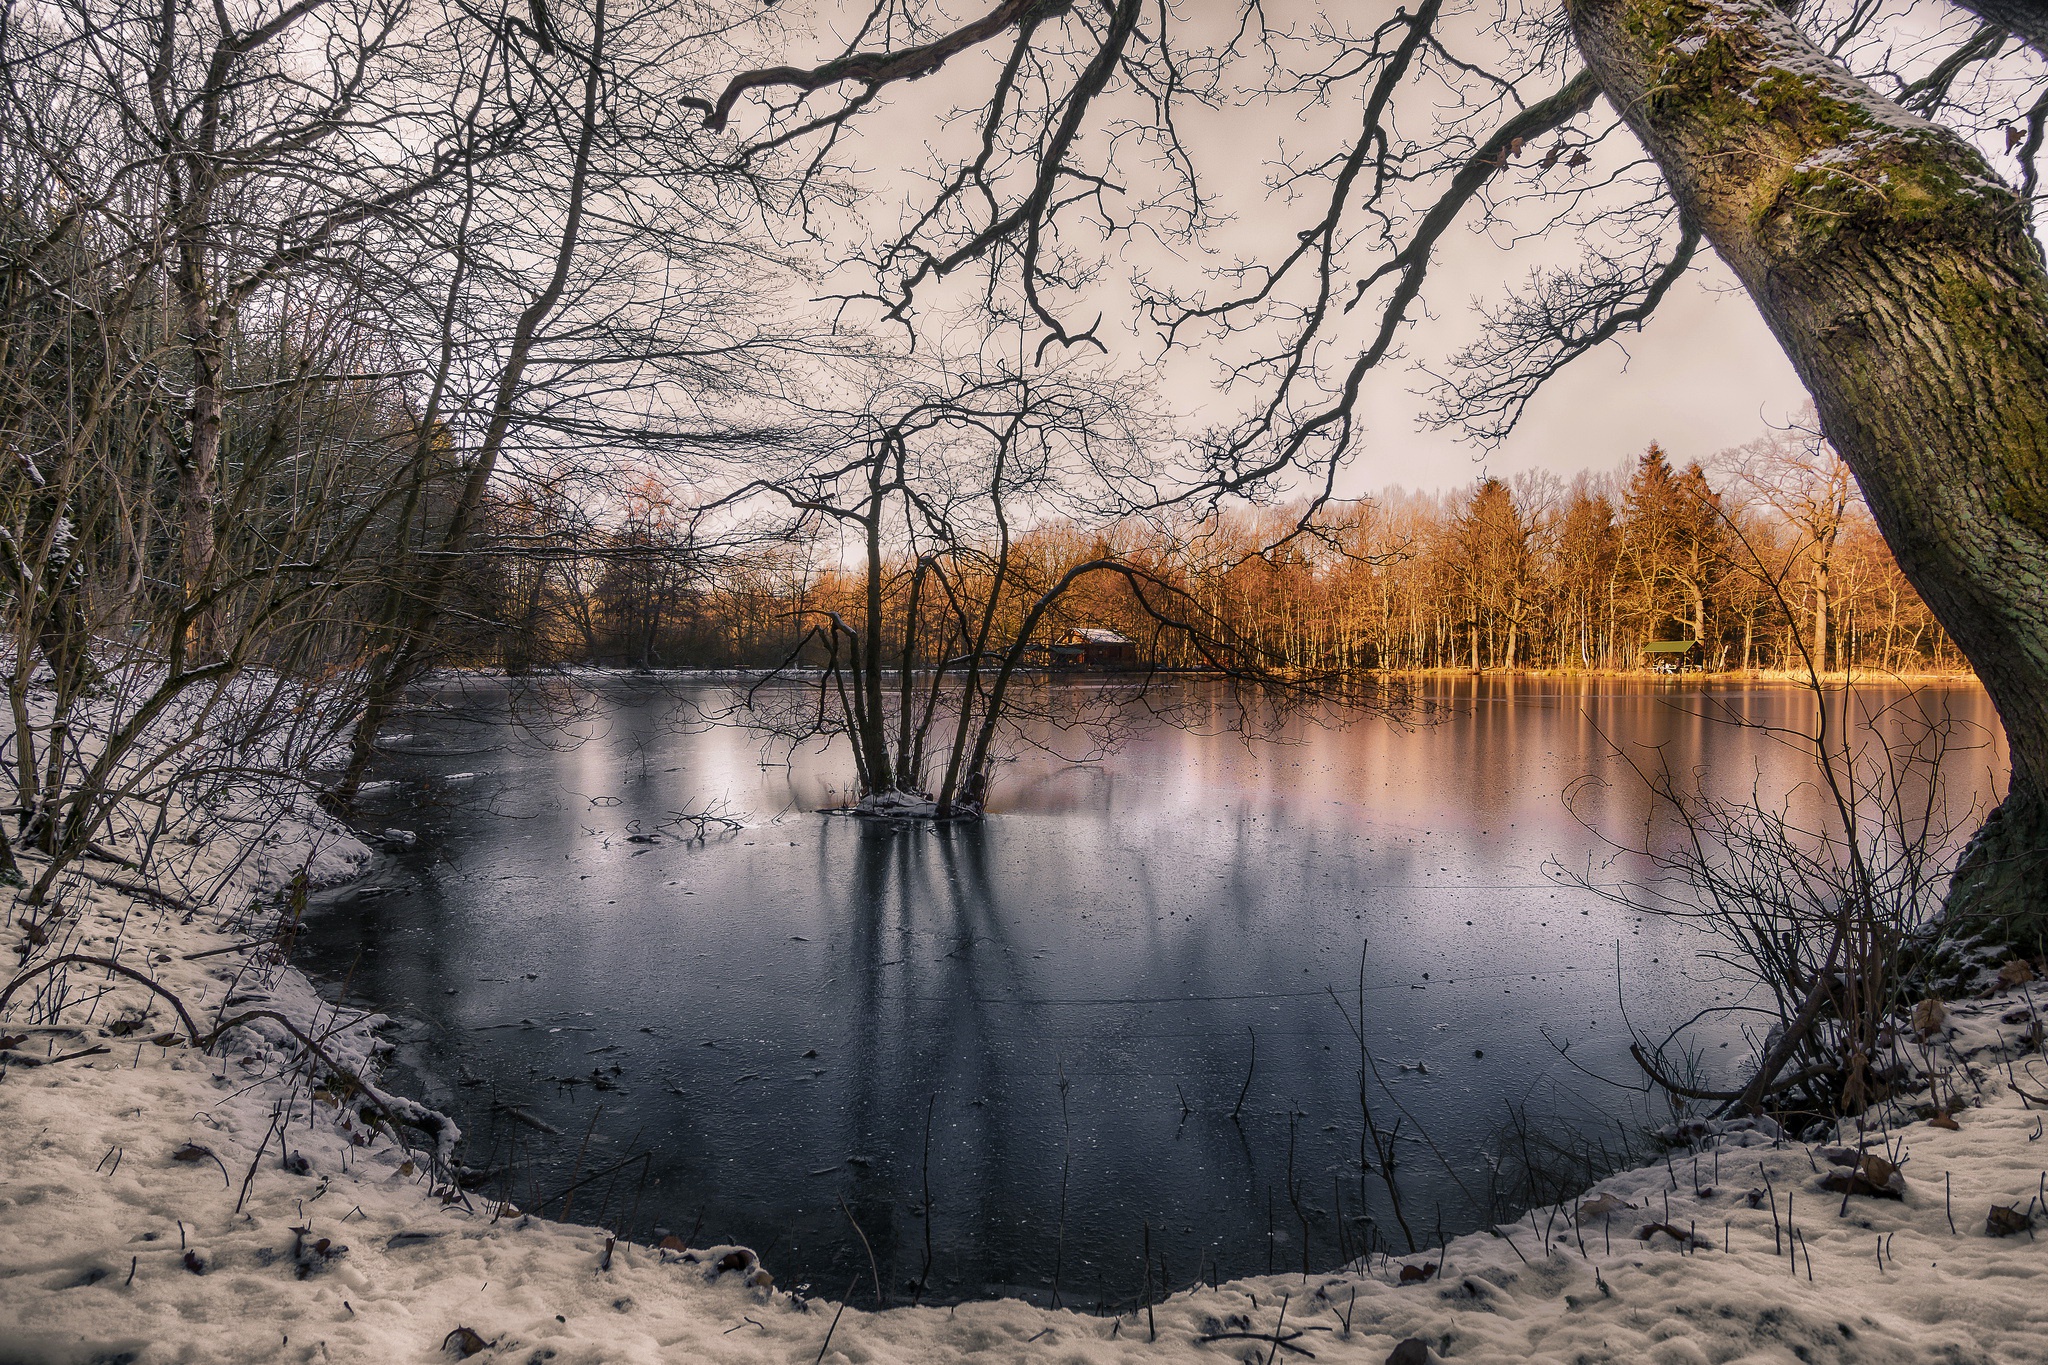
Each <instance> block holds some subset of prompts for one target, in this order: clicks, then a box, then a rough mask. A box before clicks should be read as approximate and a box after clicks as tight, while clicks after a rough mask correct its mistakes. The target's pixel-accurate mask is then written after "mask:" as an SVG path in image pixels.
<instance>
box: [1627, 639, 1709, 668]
mask: <svg viewBox="0 0 2048 1365" xmlns="http://www.w3.org/2000/svg"><path fill="white" fill-rule="evenodd" d="M1642 657H1643V663H1644V665H1645V666H1646V667H1648V668H1651V669H1653V670H1655V671H1656V672H1658V673H1682V672H1684V671H1685V670H1686V669H1688V668H1698V667H1699V666H1700V661H1701V660H1702V659H1704V658H1705V657H1706V656H1705V655H1704V654H1703V653H1702V652H1701V650H1700V642H1699V641H1698V640H1652V641H1650V643H1648V644H1646V645H1644V646H1643V656H1642Z"/></svg>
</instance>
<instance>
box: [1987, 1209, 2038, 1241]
mask: <svg viewBox="0 0 2048 1365" xmlns="http://www.w3.org/2000/svg"><path fill="white" fill-rule="evenodd" d="M2033 1226H2034V1220H2033V1219H2032V1218H2031V1217H2029V1216H2028V1215H2026V1214H2024V1213H2021V1212H2020V1211H2019V1210H2018V1209H2016V1208H2011V1207H2007V1206H2004V1205H1999V1204H1993V1205H1992V1206H1991V1212H1990V1213H1988V1214H1986V1215H1985V1217H1984V1235H1985V1236H1986V1237H2011V1236H2013V1235H2014V1234H2016V1233H2021V1232H2025V1231H2026V1230H2027V1229H2029V1228H2031V1227H2033Z"/></svg>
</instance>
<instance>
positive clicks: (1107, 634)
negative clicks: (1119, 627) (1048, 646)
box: [1052, 626, 1138, 668]
mask: <svg viewBox="0 0 2048 1365" xmlns="http://www.w3.org/2000/svg"><path fill="white" fill-rule="evenodd" d="M1137 663H1138V646H1137V644H1136V642H1134V641H1133V640H1132V639H1131V638H1130V637H1129V636H1128V635H1119V634H1117V632H1115V631H1113V630H1104V629H1103V628H1101V627H1099V626H1076V627H1075V628H1074V629H1072V630H1063V631H1061V632H1060V636H1059V638H1058V639H1057V640H1054V641H1053V643H1052V666H1053V667H1054V668H1134V667H1136V666H1137Z"/></svg>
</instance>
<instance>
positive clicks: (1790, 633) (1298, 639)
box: [457, 427, 1967, 674]
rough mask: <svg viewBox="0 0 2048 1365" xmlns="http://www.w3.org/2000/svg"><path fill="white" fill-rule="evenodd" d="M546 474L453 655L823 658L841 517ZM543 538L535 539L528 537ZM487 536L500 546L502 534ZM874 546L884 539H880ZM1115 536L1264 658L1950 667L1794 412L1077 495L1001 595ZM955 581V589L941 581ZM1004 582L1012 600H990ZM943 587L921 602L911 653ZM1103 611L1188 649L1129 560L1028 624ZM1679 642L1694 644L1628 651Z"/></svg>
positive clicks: (1598, 665) (855, 555)
mask: <svg viewBox="0 0 2048 1365" xmlns="http://www.w3.org/2000/svg"><path fill="white" fill-rule="evenodd" d="M545 487H546V485H545V481H539V482H531V481H530V482H527V483H525V484H523V485H522V486H521V488H520V491H519V492H518V493H517V495H516V497H514V498H512V499H510V500H507V501H501V502H498V503H495V504H493V505H491V506H490V508H489V509H488V521H489V531H488V533H486V534H485V535H484V536H483V537H481V539H482V540H483V541H484V543H486V544H490V545H493V546H495V547H499V549H498V550H497V552H495V553H491V554H489V555H487V556H485V557H483V558H481V559H480V560H478V561H477V562H475V563H474V564H473V565H472V568H471V570H470V572H469V574H468V576H467V579H466V583H465V593H466V595H467V596H468V597H469V599H470V600H469V601H468V603H467V604H466V606H467V610H466V611H465V612H464V613H463V615H464V616H466V617H467V619H468V620H469V621H470V622H472V623H473V625H472V626H471V627H470V630H469V633H468V635H467V638H466V639H464V640H463V641H462V642H460V644H459V646H458V650H457V657H458V658H459V659H460V660H461V661H462V662H465V663H468V664H470V665H472V666H500V667H504V668H507V669H510V670H512V671H515V672H516V671H523V670H527V669H531V668H535V667H541V666H547V665H555V664H565V663H589V664H599V665H611V666H621V667H632V668H773V667H779V666H790V665H794V666H819V665H822V664H823V663H824V662H825V661H826V660H825V654H824V648H825V646H824V644H823V643H821V642H820V638H819V636H818V635H817V633H816V632H815V631H814V630H813V629H812V628H813V626H815V625H816V624H817V623H819V622H821V621H827V620H830V619H831V617H832V615H833V614H837V616H838V617H839V618H840V619H841V620H843V621H845V622H849V623H853V624H855V625H858V624H860V623H861V622H863V621H864V619H865V617H866V613H867V609H868V604H867V601H866V591H867V588H866V573H865V561H864V560H863V559H861V557H860V553H859V552H860V550H861V547H860V546H859V545H858V544H856V543H852V542H843V541H842V540H841V539H840V538H839V537H838V536H837V535H836V534H831V533H827V534H822V535H819V534H813V535H802V536H790V537H786V538H783V539H781V540H779V541H777V542H775V543H770V544H765V545H761V544H754V545H747V546H743V547H740V548H735V547H734V546H733V545H732V544H730V543H725V544H721V543H719V541H718V540H717V538H716V537H710V536H707V535H705V534H704V533H703V532H702V531H700V530H698V529H696V528H695V524H694V522H693V519H692V517H691V515H690V509H689V508H688V507H687V506H685V505H682V504H680V503H679V502H677V501H675V500H674V499H673V498H672V497H671V496H670V495H669V494H668V493H667V492H666V491H665V490H664V489H663V488H662V487H661V486H660V485H658V484H656V483H654V482H653V481H649V482H648V483H647V484H646V485H644V486H643V487H641V488H640V489H638V490H637V491H634V492H632V493H631V494H629V495H627V496H626V497H625V498H623V499H622V500H621V506H620V507H619V509H618V511H617V513H616V515H615V518H614V519H613V520H612V522H611V524H610V525H601V526H593V525H591V524H590V518H589V515H588V513H587V511H584V510H581V509H579V508H577V507H575V506H574V505H573V500H572V499H569V498H567V497H564V498H560V499H551V498H550V497H549V496H548V495H547V494H546V492H545ZM536 546H538V547H550V546H553V547H561V548H542V549H538V550H536V549H533V548H531V547H536ZM504 547H518V548H513V549H510V550H507V549H505V548H504ZM885 553H886V552H885ZM1105 556H1114V557H1115V558H1117V559H1120V560H1122V561H1123V562H1126V563H1131V564H1136V565H1141V566H1143V567H1144V568H1145V569H1146V570H1147V571H1148V572H1149V573H1151V574H1153V575H1155V576H1156V577H1157V578H1158V579H1159V580H1161V581H1165V582H1170V583H1173V584H1175V585H1176V586H1177V587H1178V588H1179V589H1180V590H1181V591H1184V592H1185V593H1186V594H1187V596H1188V599H1189V600H1190V601H1191V602H1195V603H1199V604H1200V606H1201V608H1202V609H1203V610H1204V611H1205V612H1207V613H1209V614H1210V615H1211V616H1212V617H1213V619H1214V620H1216V621H1219V622H1223V623H1227V625H1228V628H1229V630H1230V632H1231V633H1232V634H1233V635H1234V636H1235V637H1237V638H1238V639H1239V640H1240V641H1242V642H1243V643H1244V644H1246V645H1248V646H1251V647H1253V648H1255V649H1256V650H1257V651H1258V652H1259V654H1260V655H1261V656H1263V657H1264V658H1265V659H1266V660H1268V661H1269V662H1270V663H1271V664H1274V665H1277V666H1279V667H1281V668H1292V669H1300V670H1302V671H1304V672H1314V673H1324V674H1326V673H1330V672H1339V671H1343V670H1351V669H1360V670H1362V669H1387V670H1420V669H1513V668H1521V669H1555V670H1589V669H1631V668H1642V667H1647V666H1654V665H1655V664H1656V663H1659V662H1666V661H1669V660H1672V659H1674V658H1687V659H1688V660H1689V666H1699V667H1704V668H1706V669H1709V670H1749V669H1758V670H1799V671H1803V670H1804V669H1805V668H1806V667H1807V665H1808V662H1809V661H1810V662H1811V664H1812V666H1813V667H1815V668H1816V669H1819V670H1821V671H1824V672H1838V671H1842V670H1845V669H1856V670H1873V671H1878V672H1887V673H1917V672H1946V671H1962V670H1966V669H1967V664H1966V663H1965V662H1964V661H1963V659H1962V658H1961V656H1960V655H1959V654H1958V653H1957V651H1956V649H1955V647H1954V645H1953V644H1952V643H1951V642H1950V640H1949V639H1948V637H1947V635H1946V634H1945V633H1944V632H1943V631H1942V629H1941V627H1940V626H1939V625H1938V624H1937V623H1936V622H1935V620H1934V618H1933V616H1932V614H1931V613H1930V612H1929V611H1928V609H1927V608H1926V606H1925V605H1924V604H1923V603H1922V602H1921V600H1920V598H1919V596H1918V595H1917V594H1916V593H1915V592H1914V590H1913V588H1912V587H1911V586H1910V585H1909V584H1908V583H1907V581H1906V579H1905V576H1904V575H1903V574H1902V573H1901V572H1900V570H1899V568H1898V565H1897V564H1896V562H1895V561H1894V560H1893V558H1892V555H1891V553H1890V551H1889V549H1888V548H1887V547H1886V545H1885V542H1884V540H1883V538H1882V537H1881V536H1880V534H1879V532H1878V529H1877V526H1876V524H1875V523H1874V522H1873V521H1872V519H1871V516H1870V513H1869V511H1868V509H1867V508H1866V507H1865V505H1864V503H1863V500H1862V498H1861V496H1860V495H1859V493H1858V491H1857V489H1856V486H1855V483H1854V480H1853V479H1852V478H1851V476H1850V474H1849V472H1848V469H1847V467H1846V466H1845V465H1844V464H1843V463H1842V462H1841V461H1840V460H1839V459H1838V458H1836V457H1835V455H1834V453H1833V452H1832V451H1831V450H1829V449H1828V448H1827V446H1826V445H1825V443H1824V442H1823V441H1822V440H1821V439H1820V438H1819V437H1818V436H1817V435H1814V434H1813V433H1812V432H1811V431H1810V430H1806V429H1802V428H1799V427H1794V428H1792V429H1790V430H1786V431H1775V432H1772V433H1770V434H1769V435H1767V436H1765V437H1763V438H1761V439H1759V440H1757V441H1754V442H1752V443H1750V444H1749V445H1746V446H1743V447H1740V448H1737V449H1735V450H1731V451H1727V452H1724V453H1723V454H1721V455H1720V456H1717V457H1715V459H1713V460H1712V461H1710V462H1708V464H1707V465H1705V466H1703V465H1702V464H1700V463H1697V462H1695V463H1689V464H1686V465H1685V466H1683V467H1678V466H1675V465H1674V464H1673V463H1672V462H1671V460H1670V459H1669V457H1668V456H1667V455H1666V454H1665V452H1664V451H1663V450H1662V449H1661V448H1659V447H1658V446H1656V445H1652V446H1651V447H1650V448H1649V449H1648V450H1647V451H1646V452H1644V453H1642V454H1641V455H1640V456H1637V457H1636V458H1634V459H1633V460H1630V461H1628V462H1626V463H1624V464H1623V465H1621V466H1620V467H1619V468H1617V469H1616V470H1614V471H1613V472H1611V473H1608V474H1593V473H1586V474H1580V475H1578V476H1577V477H1575V478H1572V479H1570V480H1569V481H1566V480H1564V479H1561V478H1559V477H1558V476H1556V475H1554V474H1550V473H1547V472H1536V473H1529V474H1523V475H1518V476H1516V477H1515V478H1514V479H1512V480H1511V481H1504V480H1502V479H1499V478H1493V477H1481V478H1479V479H1478V480H1476V481H1475V482H1474V483H1473V484H1471V485H1468V486H1466V487H1465V488H1462V489H1459V490H1455V491H1451V492H1444V493H1418V492H1410V491H1404V490H1401V489H1398V488H1396V489H1390V490H1387V491H1385V492H1382V493H1379V494H1376V495H1374V496H1372V497H1370V498H1367V499H1363V500H1360V501H1356V502H1345V503H1339V504H1332V505H1327V506H1323V507H1320V508H1316V509H1313V510H1312V509H1310V508H1309V507H1307V506H1306V505H1304V504H1299V503H1295V504H1279V505H1273V506H1269V507H1264V508H1251V509H1246V508H1236V509H1228V510H1223V511H1220V512H1212V513H1209V514H1208V515H1206V516H1202V517H1200V518H1191V519H1185V520H1181V521H1174V520H1171V519H1162V518H1152V519H1144V520H1140V519H1131V518H1127V519H1123V520H1120V521H1117V522H1115V523H1112V524H1109V525H1107V526H1103V527H1083V526H1080V525H1077V524H1075V523H1072V522H1066V521H1061V522H1055V523H1052V524H1046V525H1040V526H1037V527H1035V528H1032V529H1030V530H1027V531H1024V532H1021V533H1019V534H1018V536H1017V538H1016V542H1015V547H1014V549H1013V550H1012V562H1011V574H1012V578H1011V581H1010V583H1009V585H1008V587H1006V589H1005V590H1004V597H1005V601H1006V603H1010V605H1009V606H1008V607H1007V608H1006V609H1005V611H1006V614H1009V615H1014V616H1016V617H1018V618H1021V617H1022V615H1023V613H1024V611H1025V610H1026V608H1027V607H1028V605H1029V603H1030V601H1031V600H1032V599H1033V598H1034V597H1035V596H1036V595H1037V593H1038V592H1040V591H1042V590H1043V589H1044V587H1045V586H1046V585H1047V584H1050V583H1053V582H1055V581H1057V580H1058V579H1059V578H1060V576H1061V575H1062V574H1063V573H1065V572H1066V571H1067V570H1068V569H1069V568H1071V567H1072V566H1073V565H1075V564H1077V563H1081V562H1083V561H1085V560H1089V559H1091V558H1102V557H1105ZM911 564H912V561H911V558H910V556H909V555H908V554H907V553H899V554H898V555H897V557H896V558H895V559H894V560H891V561H889V562H887V563H886V564H885V566H884V573H883V575H882V577H883V581H884V583H885V588H884V598H885V604H884V609H883V616H884V619H885V620H886V621H888V622H890V623H892V624H890V625H889V626H888V627H887V638H888V639H889V640H890V641H891V644H892V648H891V649H890V651H889V653H888V654H886V655H885V659H888V658H893V657H897V656H899V655H900V649H901V645H902V640H901V638H900V637H901V634H902V630H903V627H902V626H901V625H900V624H898V623H900V622H901V621H903V620H904V619H906V618H905V614H904V611H903V602H902V600H901V599H902V598H903V597H904V596H905V595H906V594H907V593H908V592H909V585H910V583H911V579H912V572H911ZM961 593H962V595H963V596H964V597H974V596H975V594H974V593H973V592H972V590H971V585H962V588H961ZM1011 599H1014V602H1011ZM943 612H944V609H943V606H942V607H941V608H940V609H939V610H938V611H937V613H936V619H935V613H934V612H933V610H932V609H931V608H929V607H927V608H926V609H925V611H924V613H923V614H922V615H921V616H920V617H919V619H920V620H921V621H928V622H931V625H930V637H929V639H926V640H923V641H921V642H920V644H919V647H918V648H917V649H916V650H915V655H916V657H918V658H919V659H924V660H929V659H931V658H932V657H933V656H934V651H935V650H936V649H941V648H944V645H943V643H942V639H943V637H944V635H945V631H946V627H945V624H944V622H943V619H942V618H943ZM1076 627H1098V628H1109V629H1113V630H1116V631H1119V632H1121V633H1123V634H1125V635H1127V636H1129V637H1130V638H1131V639H1132V640H1133V641H1135V642H1136V644H1137V655H1138V658H1139V660H1140V662H1141V663H1142V664H1143V665H1146V666H1151V667H1157V668H1194V667H1200V666H1201V662H1202V661H1201V660H1200V659H1198V658H1197V657H1195V655H1194V654H1193V652H1192V651H1191V648H1190V646H1189V643H1188V641H1187V639H1186V637H1185V635H1184V634H1183V633H1181V632H1176V631H1171V630H1166V629H1162V628H1160V626H1159V625H1158V623H1157V622H1156V621H1155V620H1153V619H1152V618H1151V617H1150V616H1148V614H1147V613H1146V611H1145V610H1143V608H1142V607H1141V606H1140V604H1139V603H1138V602H1137V601H1136V600H1135V599H1134V597H1133V595H1132V592H1131V590H1130V587H1129V584H1128V583H1127V582H1126V580H1124V579H1122V578H1118V577H1114V576H1109V577H1103V578H1099V579H1090V580H1087V581H1084V582H1082V583H1080V584H1078V585H1076V586H1075V587H1074V588H1073V589H1072V590H1071V591H1069V592H1067V593H1066V594H1065V595H1064V596H1063V597H1061V598H1060V600H1059V602H1058V604H1057V606H1056V607H1055V608H1054V609H1053V611H1052V612H1051V613H1050V614H1049V615H1048V616H1047V618H1046V620H1045V622H1044V623H1042V626H1041V629H1040V631H1039V632H1038V633H1039V635H1040V637H1041V639H1040V643H1041V644H1043V643H1049V642H1050V641H1051V640H1053V639H1054V638H1056V637H1057V636H1058V635H1059V633H1060V632H1062V631H1063V630H1067V629H1071V628H1076ZM1687 640H1692V641H1698V642H1699V648H1697V649H1696V650H1694V651H1691V652H1690V654H1689V655H1677V654H1673V653H1671V652H1662V653H1659V652H1655V651H1646V649H1645V647H1646V646H1648V645H1650V644H1652V643H1653V642H1659V641H1663V642H1671V641H1687Z"/></svg>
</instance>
